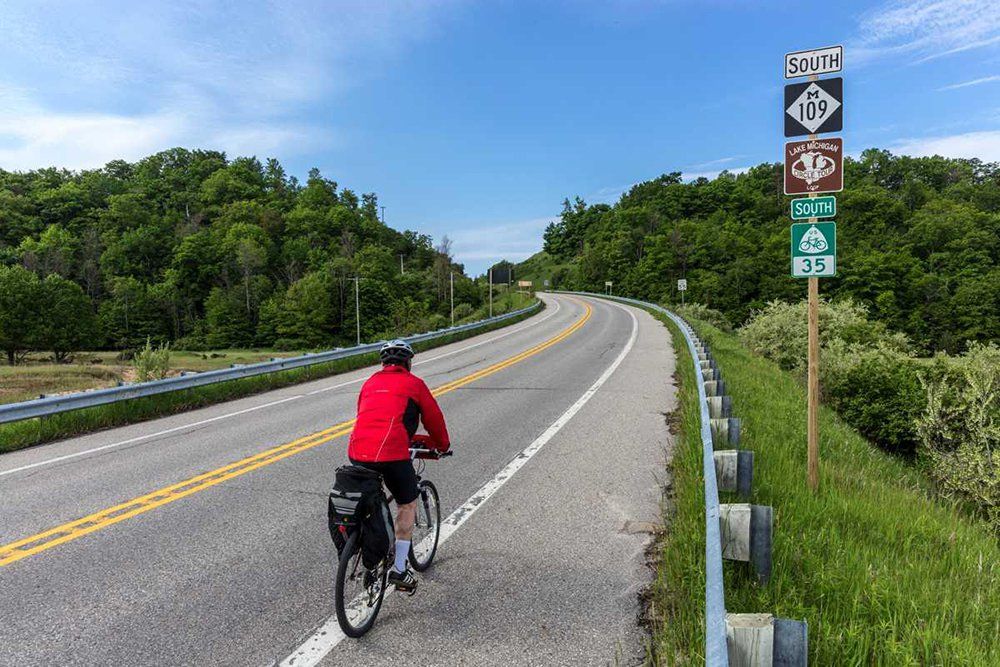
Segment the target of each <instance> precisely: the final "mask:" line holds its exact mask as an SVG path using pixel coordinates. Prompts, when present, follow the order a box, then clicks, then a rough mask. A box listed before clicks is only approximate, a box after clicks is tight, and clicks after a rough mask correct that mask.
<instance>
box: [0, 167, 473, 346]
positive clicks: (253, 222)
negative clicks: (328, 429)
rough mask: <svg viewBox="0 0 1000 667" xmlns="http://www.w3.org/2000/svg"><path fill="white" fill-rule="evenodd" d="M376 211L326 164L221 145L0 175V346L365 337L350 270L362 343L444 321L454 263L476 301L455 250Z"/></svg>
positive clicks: (269, 342) (305, 342)
mask: <svg viewBox="0 0 1000 667" xmlns="http://www.w3.org/2000/svg"><path fill="white" fill-rule="evenodd" d="M378 210H379V206H378V199H377V197H376V195H375V194H363V195H361V196H358V195H357V194H356V193H354V192H353V191H351V190H349V189H344V188H339V187H338V184H337V183H336V182H335V181H333V180H330V179H329V178H326V177H324V176H323V175H322V174H320V172H319V171H318V170H316V169H314V170H312V171H311V172H310V173H309V177H308V179H307V180H306V182H305V183H304V184H303V183H300V182H299V181H298V180H297V179H296V178H295V177H291V176H288V175H287V174H286V173H285V171H284V169H283V168H282V166H281V165H280V164H279V163H278V161H277V160H274V159H269V160H267V161H266V162H265V163H261V162H260V161H259V160H257V158H254V157H239V158H235V159H229V158H227V157H226V155H225V154H224V153H220V152H217V151H205V150H187V149H184V148H175V149H171V150H168V151H164V152H161V153H157V154H155V155H152V156H150V157H147V158H145V159H142V160H139V161H138V162H135V163H129V162H125V161H122V160H116V161H114V162H111V163H109V164H107V165H106V166H105V167H103V168H101V169H95V170H90V171H82V172H71V171H66V170H60V169H55V168H52V169H41V170H36V171H29V172H8V171H3V170H0V348H2V349H3V350H4V351H5V352H6V353H7V356H8V359H9V361H10V362H11V363H14V362H15V361H18V360H19V359H21V358H22V357H23V355H24V354H25V353H27V352H28V351H31V350H45V351H49V352H54V353H55V356H56V359H57V360H60V359H61V357H62V356H64V355H66V354H67V353H68V352H69V351H72V350H76V349H81V348H84V349H95V348H110V349H123V348H135V347H137V346H140V345H142V344H143V343H145V341H146V340H147V339H151V340H152V341H153V342H154V343H160V342H171V343H173V344H174V345H175V346H180V347H185V348H188V349H205V348H207V347H211V348H225V347H247V346H258V347H279V348H286V349H288V348H302V347H318V346H327V347H330V346H334V345H337V344H344V343H348V342H351V341H353V340H354V338H355V336H356V317H357V315H356V311H355V305H354V284H353V281H354V277H355V276H360V285H359V289H360V303H361V308H360V316H361V336H362V338H364V339H366V340H372V339H376V338H378V337H379V335H380V334H382V333H387V332H395V331H413V330H416V329H419V330H428V329H431V328H436V327H439V326H443V325H445V324H446V323H447V314H448V282H449V274H450V273H451V272H453V271H454V272H455V273H456V280H455V302H456V304H459V303H461V304H468V305H463V310H462V312H461V313H458V312H457V309H456V315H460V316H466V315H468V314H469V312H471V311H472V309H475V308H478V307H479V306H480V305H481V302H482V301H483V299H484V297H485V291H484V290H485V288H483V291H481V290H480V288H479V287H478V286H477V285H476V284H474V283H473V282H472V281H471V280H470V279H468V278H466V277H465V276H464V273H463V269H462V266H461V265H457V264H454V263H452V261H451V258H450V254H449V247H448V245H447V243H443V244H442V245H440V246H438V247H435V246H433V245H432V242H431V239H430V237H428V236H426V235H423V234H420V233H417V232H413V231H405V232H399V231H396V230H394V229H392V228H390V227H387V226H386V225H384V224H383V223H382V222H381V221H380V220H379V218H378ZM401 258H402V259H401ZM401 262H402V268H401Z"/></svg>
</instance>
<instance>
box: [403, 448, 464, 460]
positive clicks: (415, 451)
mask: <svg viewBox="0 0 1000 667" xmlns="http://www.w3.org/2000/svg"><path fill="white" fill-rule="evenodd" d="M410 453H411V454H412V455H414V456H416V457H418V458H422V459H440V458H444V457H445V456H451V455H452V454H454V452H453V451H451V450H448V451H447V452H441V451H438V450H436V449H429V448H426V447H410Z"/></svg>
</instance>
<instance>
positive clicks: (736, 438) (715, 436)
mask: <svg viewBox="0 0 1000 667" xmlns="http://www.w3.org/2000/svg"><path fill="white" fill-rule="evenodd" d="M709 423H710V425H711V429H712V446H713V447H722V446H725V445H734V446H735V445H738V444H740V431H741V426H742V425H741V422H740V420H739V418H738V417H724V418H720V419H711V420H710V422H709Z"/></svg>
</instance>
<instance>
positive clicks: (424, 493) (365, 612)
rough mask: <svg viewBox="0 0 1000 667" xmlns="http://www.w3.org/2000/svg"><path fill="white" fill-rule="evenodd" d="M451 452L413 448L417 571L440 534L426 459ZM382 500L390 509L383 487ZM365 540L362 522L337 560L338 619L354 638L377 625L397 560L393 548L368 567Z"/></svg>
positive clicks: (429, 557)
mask: <svg viewBox="0 0 1000 667" xmlns="http://www.w3.org/2000/svg"><path fill="white" fill-rule="evenodd" d="M451 454H452V452H450V451H449V452H438V451H437V450H433V449H424V448H421V447H411V448H410V460H413V461H419V464H418V465H417V487H418V488H419V490H420V495H419V496H417V500H418V502H417V516H416V521H415V523H414V525H413V538H412V540H411V541H410V553H409V554H408V555H407V557H408V559H409V561H410V565H412V566H413V569H414V570H416V571H417V572H424V571H425V570H427V568H429V567H430V566H431V562H432V561H433V560H434V555H435V554H436V553H437V547H438V539H439V537H440V535H441V503H440V501H439V497H438V492H437V487H435V486H434V484H433V482H431V481H430V480H426V479H424V478H423V472H424V466H425V463H424V460H425V459H433V460H438V459H441V458H442V457H445V456H451ZM383 489H384V487H383ZM383 500H384V502H385V504H386V509H388V505H389V503H391V502H392V501H393V498H392V496H391V495H390V494H389V493H388V492H386V491H384V490H383ZM389 522H390V524H392V513H391V512H389ZM363 541H364V530H363V527H362V526H361V525H356V526H354V527H353V529H348V537H347V542H346V543H345V544H344V548H343V550H342V551H341V553H340V560H339V562H338V563H337V581H336V586H335V593H334V606H335V607H336V611H337V622H338V623H339V624H340V629H341V630H343V631H344V634H345V635H347V636H348V637H353V638H357V637H361V636H362V635H364V634H365V633H366V632H368V631H369V630H371V628H372V625H374V624H375V618H376V617H377V616H378V612H379V610H380V609H381V608H382V600H383V598H384V597H385V588H386V578H387V577H388V576H389V568H390V567H392V565H393V562H394V560H395V554H394V548H390V549H389V551H388V552H387V553H386V554H385V557H384V558H382V560H381V561H379V563H378V564H377V565H376V566H375V567H374V568H372V569H371V570H369V569H367V568H366V567H365V566H364V563H363V562H362V558H361V552H362V549H361V545H362V543H363ZM411 595H412V593H411Z"/></svg>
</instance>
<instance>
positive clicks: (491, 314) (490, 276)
mask: <svg viewBox="0 0 1000 667" xmlns="http://www.w3.org/2000/svg"><path fill="white" fill-rule="evenodd" d="M489 281H490V317H493V267H492V266H491V267H490V271H489Z"/></svg>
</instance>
